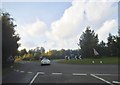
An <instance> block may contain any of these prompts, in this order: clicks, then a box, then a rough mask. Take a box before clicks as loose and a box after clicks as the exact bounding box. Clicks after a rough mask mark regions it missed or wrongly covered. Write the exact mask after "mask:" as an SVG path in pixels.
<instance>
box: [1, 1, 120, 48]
mask: <svg viewBox="0 0 120 85" xmlns="http://www.w3.org/2000/svg"><path fill="white" fill-rule="evenodd" d="M2 9H3V11H6V12H9V13H10V14H11V16H12V17H13V18H14V19H15V23H16V24H17V28H16V31H17V33H18V34H19V35H20V37H21V40H20V41H19V43H21V47H19V50H20V49H23V48H26V49H27V50H28V49H32V48H35V47H37V46H38V47H41V46H43V47H45V49H46V50H50V49H51V50H52V49H62V48H63V49H77V48H79V47H78V46H77V43H78V42H79V37H80V36H81V34H82V32H83V31H84V30H85V28H86V27H87V26H90V27H91V29H92V30H95V33H96V34H98V38H99V41H101V40H104V41H105V42H106V41H107V37H108V34H109V33H111V34H113V35H117V32H118V22H117V21H118V3H117V2H113V1H111V0H110V1H109V0H101V1H100V0H92V1H91V0H80V2H78V1H76V0H73V1H72V2H4V3H2Z"/></svg>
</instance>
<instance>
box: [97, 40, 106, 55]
mask: <svg viewBox="0 0 120 85" xmlns="http://www.w3.org/2000/svg"><path fill="white" fill-rule="evenodd" d="M98 51H99V54H100V56H107V55H108V47H107V46H106V43H105V42H104V41H101V42H100V44H99V46H98Z"/></svg>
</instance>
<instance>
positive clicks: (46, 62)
mask: <svg viewBox="0 0 120 85" xmlns="http://www.w3.org/2000/svg"><path fill="white" fill-rule="evenodd" d="M41 65H50V60H49V59H47V58H43V59H42V60H41Z"/></svg>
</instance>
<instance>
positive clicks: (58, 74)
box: [52, 73, 62, 75]
mask: <svg viewBox="0 0 120 85" xmlns="http://www.w3.org/2000/svg"><path fill="white" fill-rule="evenodd" d="M52 74H53V75H62V73H52Z"/></svg>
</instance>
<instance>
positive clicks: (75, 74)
mask: <svg viewBox="0 0 120 85" xmlns="http://www.w3.org/2000/svg"><path fill="white" fill-rule="evenodd" d="M72 75H74V76H81V75H84V76H85V75H87V74H82V73H73V74H72Z"/></svg>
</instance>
